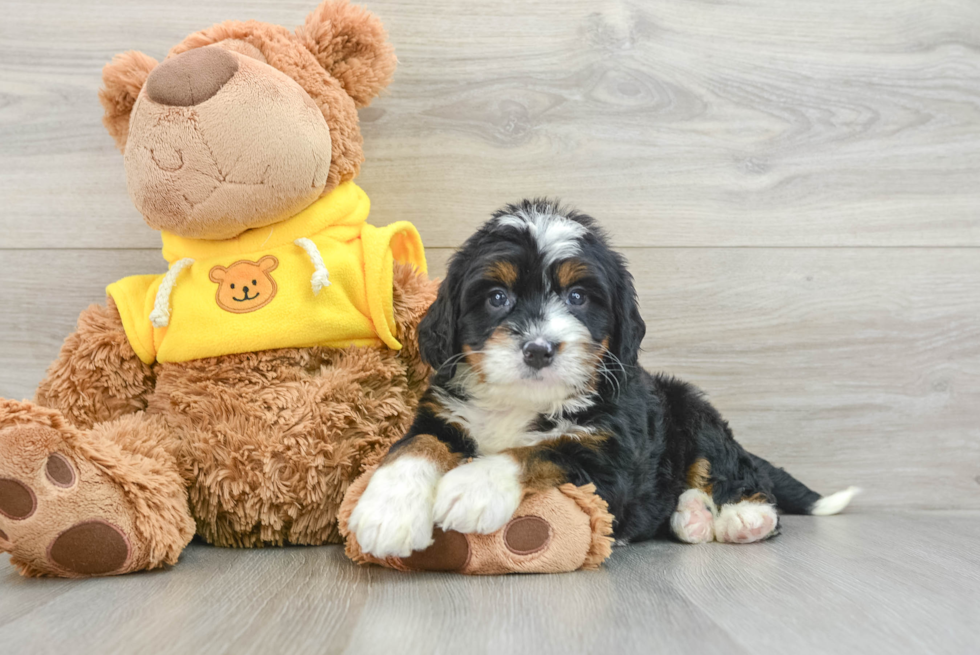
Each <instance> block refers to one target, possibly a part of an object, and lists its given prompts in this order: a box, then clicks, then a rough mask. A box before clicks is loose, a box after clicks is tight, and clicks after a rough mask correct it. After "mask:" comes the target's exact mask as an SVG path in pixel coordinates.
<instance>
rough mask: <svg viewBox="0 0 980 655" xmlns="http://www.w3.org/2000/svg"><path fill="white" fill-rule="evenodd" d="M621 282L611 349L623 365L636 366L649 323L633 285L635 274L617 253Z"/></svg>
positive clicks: (616, 298) (615, 302)
mask: <svg viewBox="0 0 980 655" xmlns="http://www.w3.org/2000/svg"><path fill="white" fill-rule="evenodd" d="M616 260H617V266H616V268H617V269H618V274H619V279H620V282H619V284H618V285H617V286H616V291H615V296H616V297H615V298H614V304H613V317H614V319H615V321H616V325H615V327H614V328H613V334H612V339H611V341H610V344H609V350H610V352H612V354H613V355H615V356H616V357H618V358H619V361H620V362H622V364H623V366H626V367H632V366H636V364H637V362H638V361H639V358H640V344H641V343H642V342H643V337H644V336H645V335H646V332H647V325H646V323H644V322H643V316H642V315H641V314H640V303H639V300H638V299H637V297H636V289H635V288H634V286H633V276H632V275H630V272H629V271H628V270H626V262H624V261H623V258H622V257H621V256H619V255H616Z"/></svg>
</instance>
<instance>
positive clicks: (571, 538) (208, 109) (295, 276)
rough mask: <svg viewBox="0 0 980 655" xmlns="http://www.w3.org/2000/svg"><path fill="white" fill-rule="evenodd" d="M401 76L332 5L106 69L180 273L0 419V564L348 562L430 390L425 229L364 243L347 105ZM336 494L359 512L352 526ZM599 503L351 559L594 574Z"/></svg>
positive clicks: (86, 341) (90, 325) (93, 319)
mask: <svg viewBox="0 0 980 655" xmlns="http://www.w3.org/2000/svg"><path fill="white" fill-rule="evenodd" d="M395 65H396V59H395V56H394V52H393V49H392V47H391V45H390V44H389V43H388V42H387V36H386V33H385V30H384V28H383V26H382V24H381V22H380V21H379V20H378V19H377V18H376V17H375V16H374V15H372V14H371V13H369V12H367V11H366V10H364V9H362V8H360V7H356V6H353V5H350V4H348V2H347V0H326V1H325V2H324V3H323V4H321V5H320V6H319V7H318V8H316V9H315V10H314V11H313V12H312V13H311V14H310V15H309V16H308V17H307V19H306V21H305V23H304V24H303V25H302V26H301V27H299V28H297V29H296V30H295V32H290V31H289V30H287V29H285V28H283V27H279V26H275V25H270V24H266V23H261V22H257V21H248V22H235V21H229V22H224V23H220V24H217V25H214V26H212V27H210V28H207V29H205V30H202V31H200V32H197V33H194V34H192V35H190V36H188V37H187V38H186V39H184V41H182V42H181V43H179V44H178V45H176V46H174V47H173V48H172V49H171V51H170V53H169V54H168V56H167V57H166V58H165V59H164V60H163V61H162V62H159V63H158V62H157V61H155V60H154V59H152V58H150V57H149V56H147V55H145V54H142V53H139V52H135V51H131V52H127V53H124V54H122V55H119V56H117V57H116V58H115V59H114V60H113V61H112V62H111V63H110V64H108V65H107V66H106V67H105V69H104V70H103V83H104V88H103V89H102V90H101V92H100V100H101V102H102V105H103V107H104V110H105V115H104V119H103V122H104V124H105V126H106V128H107V130H108V132H109V134H110V135H111V136H112V138H113V139H114V140H115V142H116V145H117V146H118V148H119V150H120V151H121V152H122V153H123V156H124V166H125V170H126V179H127V186H128V191H129V195H130V197H131V199H132V200H133V202H134V204H135V206H136V208H137V209H138V210H139V212H140V213H141V214H142V216H143V218H144V220H145V221H146V223H147V224H148V225H149V226H150V227H151V228H153V229H155V230H158V231H159V232H160V235H161V241H162V246H163V247H162V254H163V257H164V259H165V260H166V261H167V262H168V264H169V268H168V271H167V272H166V273H165V274H162V275H133V276H130V277H127V278H124V279H122V280H119V281H117V282H114V283H112V284H109V285H108V287H107V289H106V291H107V298H106V301H105V303H103V304H100V305H93V306H91V307H89V308H88V309H87V310H85V311H84V312H82V314H81V315H80V316H79V319H78V326H77V330H76V331H75V332H74V333H73V334H71V335H70V336H69V337H68V338H67V339H66V340H65V342H64V345H63V346H62V349H61V352H60V354H59V355H58V358H57V359H56V361H55V362H54V363H53V364H52V365H51V367H50V368H49V370H48V372H47V375H46V377H45V378H44V380H43V381H42V382H41V383H40V385H39V387H38V389H37V392H36V396H35V400H34V402H28V401H22V402H18V401H13V400H5V399H0V552H3V551H6V552H9V553H10V561H11V563H12V564H13V565H14V566H15V567H16V568H17V569H18V570H19V571H20V572H21V573H22V574H24V575H27V576H59V577H89V576H101V575H118V574H123V573H129V572H134V571H140V570H148V569H154V568H159V567H164V566H168V565H173V564H175V563H176V562H177V561H178V558H179V556H180V554H181V552H182V551H183V550H184V548H185V547H186V546H187V544H188V543H189V542H190V540H191V539H192V538H193V536H194V535H195V534H197V535H199V536H200V537H201V538H203V539H204V540H205V541H207V542H209V543H211V544H213V545H216V546H225V547H261V546H277V545H284V544H297V545H320V544H330V543H341V542H342V541H344V536H345V530H346V523H345V521H346V517H348V516H349V513H350V503H353V502H356V498H357V497H358V496H359V494H360V493H361V492H362V491H363V488H364V487H365V486H366V484H367V480H368V479H369V476H370V473H371V471H372V470H373V469H374V468H375V467H376V466H377V464H378V463H379V462H380V461H381V459H382V458H383V456H384V455H385V453H386V451H387V449H388V447H389V446H390V445H391V444H392V443H393V442H394V441H395V440H397V439H398V438H400V437H401V436H402V435H403V434H404V432H405V431H406V429H407V428H408V426H409V425H410V423H411V420H412V418H413V415H414V410H415V407H416V406H417V404H418V400H419V397H420V396H421V393H422V392H423V391H424V388H425V386H426V381H427V378H428V376H429V374H430V373H431V369H430V367H429V366H428V365H427V364H426V362H424V361H423V359H422V358H421V356H420V352H419V347H418V334H417V327H418V323H419V321H420V320H421V318H422V316H423V315H424V314H425V311H426V309H427V308H428V306H429V305H430V304H431V303H432V301H433V300H434V299H435V295H436V287H437V284H436V282H434V281H431V280H430V279H429V278H428V276H427V271H426V261H425V255H424V249H423V247H422V242H421V239H420V237H419V234H418V232H417V231H416V229H415V228H414V226H412V224H411V223H409V222H406V221H398V222H395V223H392V224H390V225H388V226H385V227H375V226H374V225H371V224H369V223H367V218H368V214H369V210H370V201H369V199H368V197H367V195H366V194H365V193H364V191H363V190H361V189H360V188H359V187H357V185H356V184H354V182H353V179H354V177H355V176H356V175H357V174H358V171H359V167H360V165H361V163H362V162H363V160H364V154H363V151H362V139H361V134H360V130H359V125H358V115H357V110H358V108H360V107H365V106H367V105H368V104H369V103H370V102H371V101H372V100H373V99H374V98H375V97H376V96H377V95H378V94H379V93H380V92H381V91H382V90H383V89H384V88H385V87H386V86H387V84H388V83H389V82H390V80H391V78H392V75H393V72H394V69H395ZM345 494H346V495H347V498H348V501H347V504H345V505H344V506H343V507H342V505H341V503H342V499H343V498H344V496H345ZM610 521H611V517H610V516H609V515H608V512H606V511H605V508H604V505H603V504H602V503H601V500H599V499H598V497H596V496H595V495H594V494H592V493H591V491H590V490H588V489H579V488H574V487H569V488H563V489H561V490H551V491H550V492H548V493H546V494H540V495H537V496H532V497H530V498H528V499H526V501H525V503H524V504H522V506H521V508H520V509H519V510H518V513H517V515H515V518H514V521H512V522H511V524H509V525H508V527H507V529H506V531H501V533H500V534H497V535H460V534H457V533H445V534H444V533H437V534H435V535H434V543H433V545H432V546H431V547H430V548H429V549H427V550H426V551H422V552H419V553H416V554H414V555H412V556H411V557H408V558H405V559H404V560H401V559H393V560H390V561H378V560H373V559H372V558H371V557H369V556H367V555H364V554H363V553H361V552H360V550H359V548H358V547H357V544H356V542H354V541H353V540H352V539H348V540H347V548H348V554H349V555H350V556H351V557H352V559H354V560H355V561H357V562H359V563H377V564H382V565H385V566H389V567H393V568H398V569H402V570H420V569H421V570H433V569H434V570H453V571H460V572H463V573H505V572H511V571H555V570H573V569H575V568H594V567H595V566H598V563H599V562H601V561H602V560H604V559H605V557H606V556H607V555H608V553H609V542H610V539H609V537H608V534H609V532H610V531H611V529H610Z"/></svg>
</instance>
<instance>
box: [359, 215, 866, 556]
mask: <svg viewBox="0 0 980 655" xmlns="http://www.w3.org/2000/svg"><path fill="white" fill-rule="evenodd" d="M645 331H646V326H645V325H644V322H643V318H642V317H641V315H640V310H639V307H638V304H637V297H636V291H635V290H634V287H633V278H632V276H631V275H630V274H629V272H628V271H627V270H626V266H625V263H624V259H623V257H622V256H620V255H619V254H617V253H615V252H613V251H612V250H611V249H610V248H609V245H608V243H607V240H606V238H605V236H604V234H603V232H602V231H601V230H600V229H599V228H598V227H597V225H596V223H595V221H594V220H593V219H592V218H590V217H588V216H585V215H583V214H580V213H578V212H575V211H569V210H566V209H564V208H562V207H560V206H559V205H557V204H555V203H552V202H548V201H542V200H537V201H527V200H526V201H524V202H522V203H520V204H518V205H510V206H508V207H506V208H504V209H502V210H500V211H498V212H497V213H496V214H494V216H493V217H492V218H491V220H490V221H489V222H487V223H486V224H485V225H484V226H483V227H482V228H481V229H480V230H479V231H477V233H476V234H474V235H473V236H472V237H470V238H469V239H468V240H467V241H466V243H465V244H464V245H463V247H462V249H461V250H460V251H459V252H457V253H456V254H455V256H454V257H453V258H452V260H451V262H450V264H449V273H448V275H447V276H446V278H445V280H443V282H442V284H441V286H440V288H439V294H438V298H437V299H436V301H435V303H434V304H433V305H432V306H431V307H430V309H429V311H428V313H427V314H426V316H425V318H424V319H423V320H422V323H421V324H420V326H419V346H420V349H421V353H422V357H423V359H425V360H426V361H427V362H428V363H429V364H430V365H431V366H432V367H433V368H434V369H435V372H434V373H433V375H432V379H431V383H430V387H429V389H428V391H427V392H426V393H425V395H424V396H423V398H422V400H421V402H420V405H419V410H418V414H417V416H416V418H415V422H414V424H413V425H412V427H411V429H410V430H409V432H408V434H406V435H405V437H404V438H402V439H401V440H400V441H398V442H397V443H396V444H395V445H394V446H392V448H391V451H390V452H389V453H388V455H387V457H386V459H385V460H384V462H383V464H382V466H381V467H379V468H378V470H377V471H376V472H375V474H374V476H373V478H372V479H371V482H370V484H369V485H368V487H367V489H366V490H365V492H364V494H363V496H362V497H361V499H360V501H359V503H358V505H357V506H356V507H355V509H354V511H353V513H352V515H351V518H350V523H349V525H350V528H351V530H352V531H353V532H354V534H355V535H356V537H357V540H358V543H359V544H360V545H361V548H362V549H364V550H365V551H366V552H369V553H371V554H373V555H375V556H376V557H388V556H399V557H405V556H407V555H409V554H410V553H411V552H412V551H416V550H421V549H424V548H426V547H427V546H429V545H430V544H431V543H432V535H433V526H439V527H441V528H442V529H443V530H457V531H459V532H464V533H471V532H476V533H484V534H486V533H491V532H494V531H496V530H498V529H500V528H501V527H503V526H504V525H505V524H506V523H507V521H508V520H509V519H510V518H511V516H512V514H513V513H514V511H515V510H516V509H517V506H518V504H519V503H520V501H521V499H522V497H523V496H524V494H526V493H527V492H529V491H534V490H539V489H545V488H548V487H553V486H556V485H560V484H562V483H565V482H571V483H573V484H576V485H583V484H586V483H590V482H591V483H593V484H595V486H596V491H597V493H598V494H599V496H601V497H602V498H603V499H604V500H605V501H606V502H607V503H608V504H609V510H610V512H611V513H612V514H613V515H614V517H615V522H614V526H613V530H614V537H615V538H616V540H617V542H619V543H627V542H634V541H640V540H644V539H650V538H652V537H657V536H669V535H673V536H674V537H676V538H677V539H679V540H681V541H683V542H688V543H699V542H704V541H711V540H717V541H723V542H733V543H748V542H753V541H759V540H762V539H766V538H768V537H771V536H772V535H774V534H776V531H777V526H778V517H777V514H776V509H777V508H778V509H780V510H782V511H783V512H786V513H791V514H834V513H837V512H839V511H840V510H842V509H843V508H844V507H845V506H846V505H847V504H848V502H850V499H851V497H852V496H853V495H854V493H855V492H856V491H857V490H856V489H854V488H851V489H847V490H845V491H841V492H838V493H836V494H834V495H831V496H828V497H821V496H820V495H819V494H817V493H816V492H814V491H811V490H810V489H808V488H807V487H806V486H804V485H803V484H802V483H800V482H798V481H797V480H796V479H794V478H793V477H792V476H791V475H789V474H788V473H786V472H785V471H783V470H782V469H779V468H776V467H774V466H773V465H772V464H770V463H769V462H767V461H765V460H764V459H762V458H760V457H757V456H755V455H753V454H751V453H749V452H747V451H746V450H745V449H744V448H742V447H741V446H740V445H739V444H738V443H737V442H736V441H735V439H734V437H733V436H732V431H731V429H730V428H729V427H728V424H727V423H726V422H725V421H724V419H722V417H721V415H720V414H719V413H718V411H717V410H715V408H714V407H712V406H711V405H710V404H709V403H708V401H707V400H705V398H704V396H703V395H702V393H701V392H700V391H699V390H698V389H696V388H694V387H693V386H691V385H689V384H686V383H684V382H681V381H678V380H675V379H673V378H671V377H669V376H664V375H651V374H649V373H647V372H646V371H645V370H643V369H642V368H640V366H639V365H638V363H637V356H638V353H639V349H640V342H641V341H642V339H643V336H644V333H645Z"/></svg>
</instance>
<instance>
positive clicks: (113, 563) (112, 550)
mask: <svg viewBox="0 0 980 655" xmlns="http://www.w3.org/2000/svg"><path fill="white" fill-rule="evenodd" d="M129 553H130V548H129V540H127V539H126V536H125V535H124V534H123V533H122V532H121V531H120V530H119V528H117V527H115V526H114V525H110V524H108V523H106V522H105V521H86V522H84V523H78V524H76V525H73V526H72V527H70V528H68V529H67V530H65V531H64V532H62V533H61V534H60V535H58V536H57V538H55V540H54V542H52V544H51V546H49V547H48V559H50V560H51V561H52V562H54V563H55V564H57V565H58V566H59V567H60V568H62V569H64V570H66V571H70V572H72V573H77V574H79V575H104V574H106V573H112V572H114V571H118V570H119V569H121V568H122V567H123V565H124V564H126V562H127V561H128V560H129Z"/></svg>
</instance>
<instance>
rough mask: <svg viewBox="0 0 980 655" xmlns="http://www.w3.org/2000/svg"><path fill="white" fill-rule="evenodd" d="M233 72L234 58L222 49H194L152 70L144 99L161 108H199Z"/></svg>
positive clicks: (236, 65)
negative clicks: (167, 106) (196, 106)
mask: <svg viewBox="0 0 980 655" xmlns="http://www.w3.org/2000/svg"><path fill="white" fill-rule="evenodd" d="M237 71H238V58H237V57H235V55H233V54H231V53H230V52H228V51H227V50H225V49H224V48H218V47H205V48H194V49H193V50H188V51H187V52H182V53H181V54H179V55H177V56H176V57H171V58H170V59H167V60H166V61H164V62H163V63H162V64H160V65H159V66H157V67H156V68H154V69H153V71H152V72H151V73H150V75H149V76H148V77H147V78H146V95H148V96H149V97H150V100H152V101H153V102H158V103H160V104H161V105H170V106H175V107H190V106H191V105H199V104H201V103H202V102H204V101H205V100H207V99H208V98H210V97H211V96H213V95H214V94H215V93H217V92H218V91H220V90H221V87H223V86H224V85H225V82H227V81H228V80H230V79H231V76H232V75H234V74H235V73H236V72H237Z"/></svg>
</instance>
